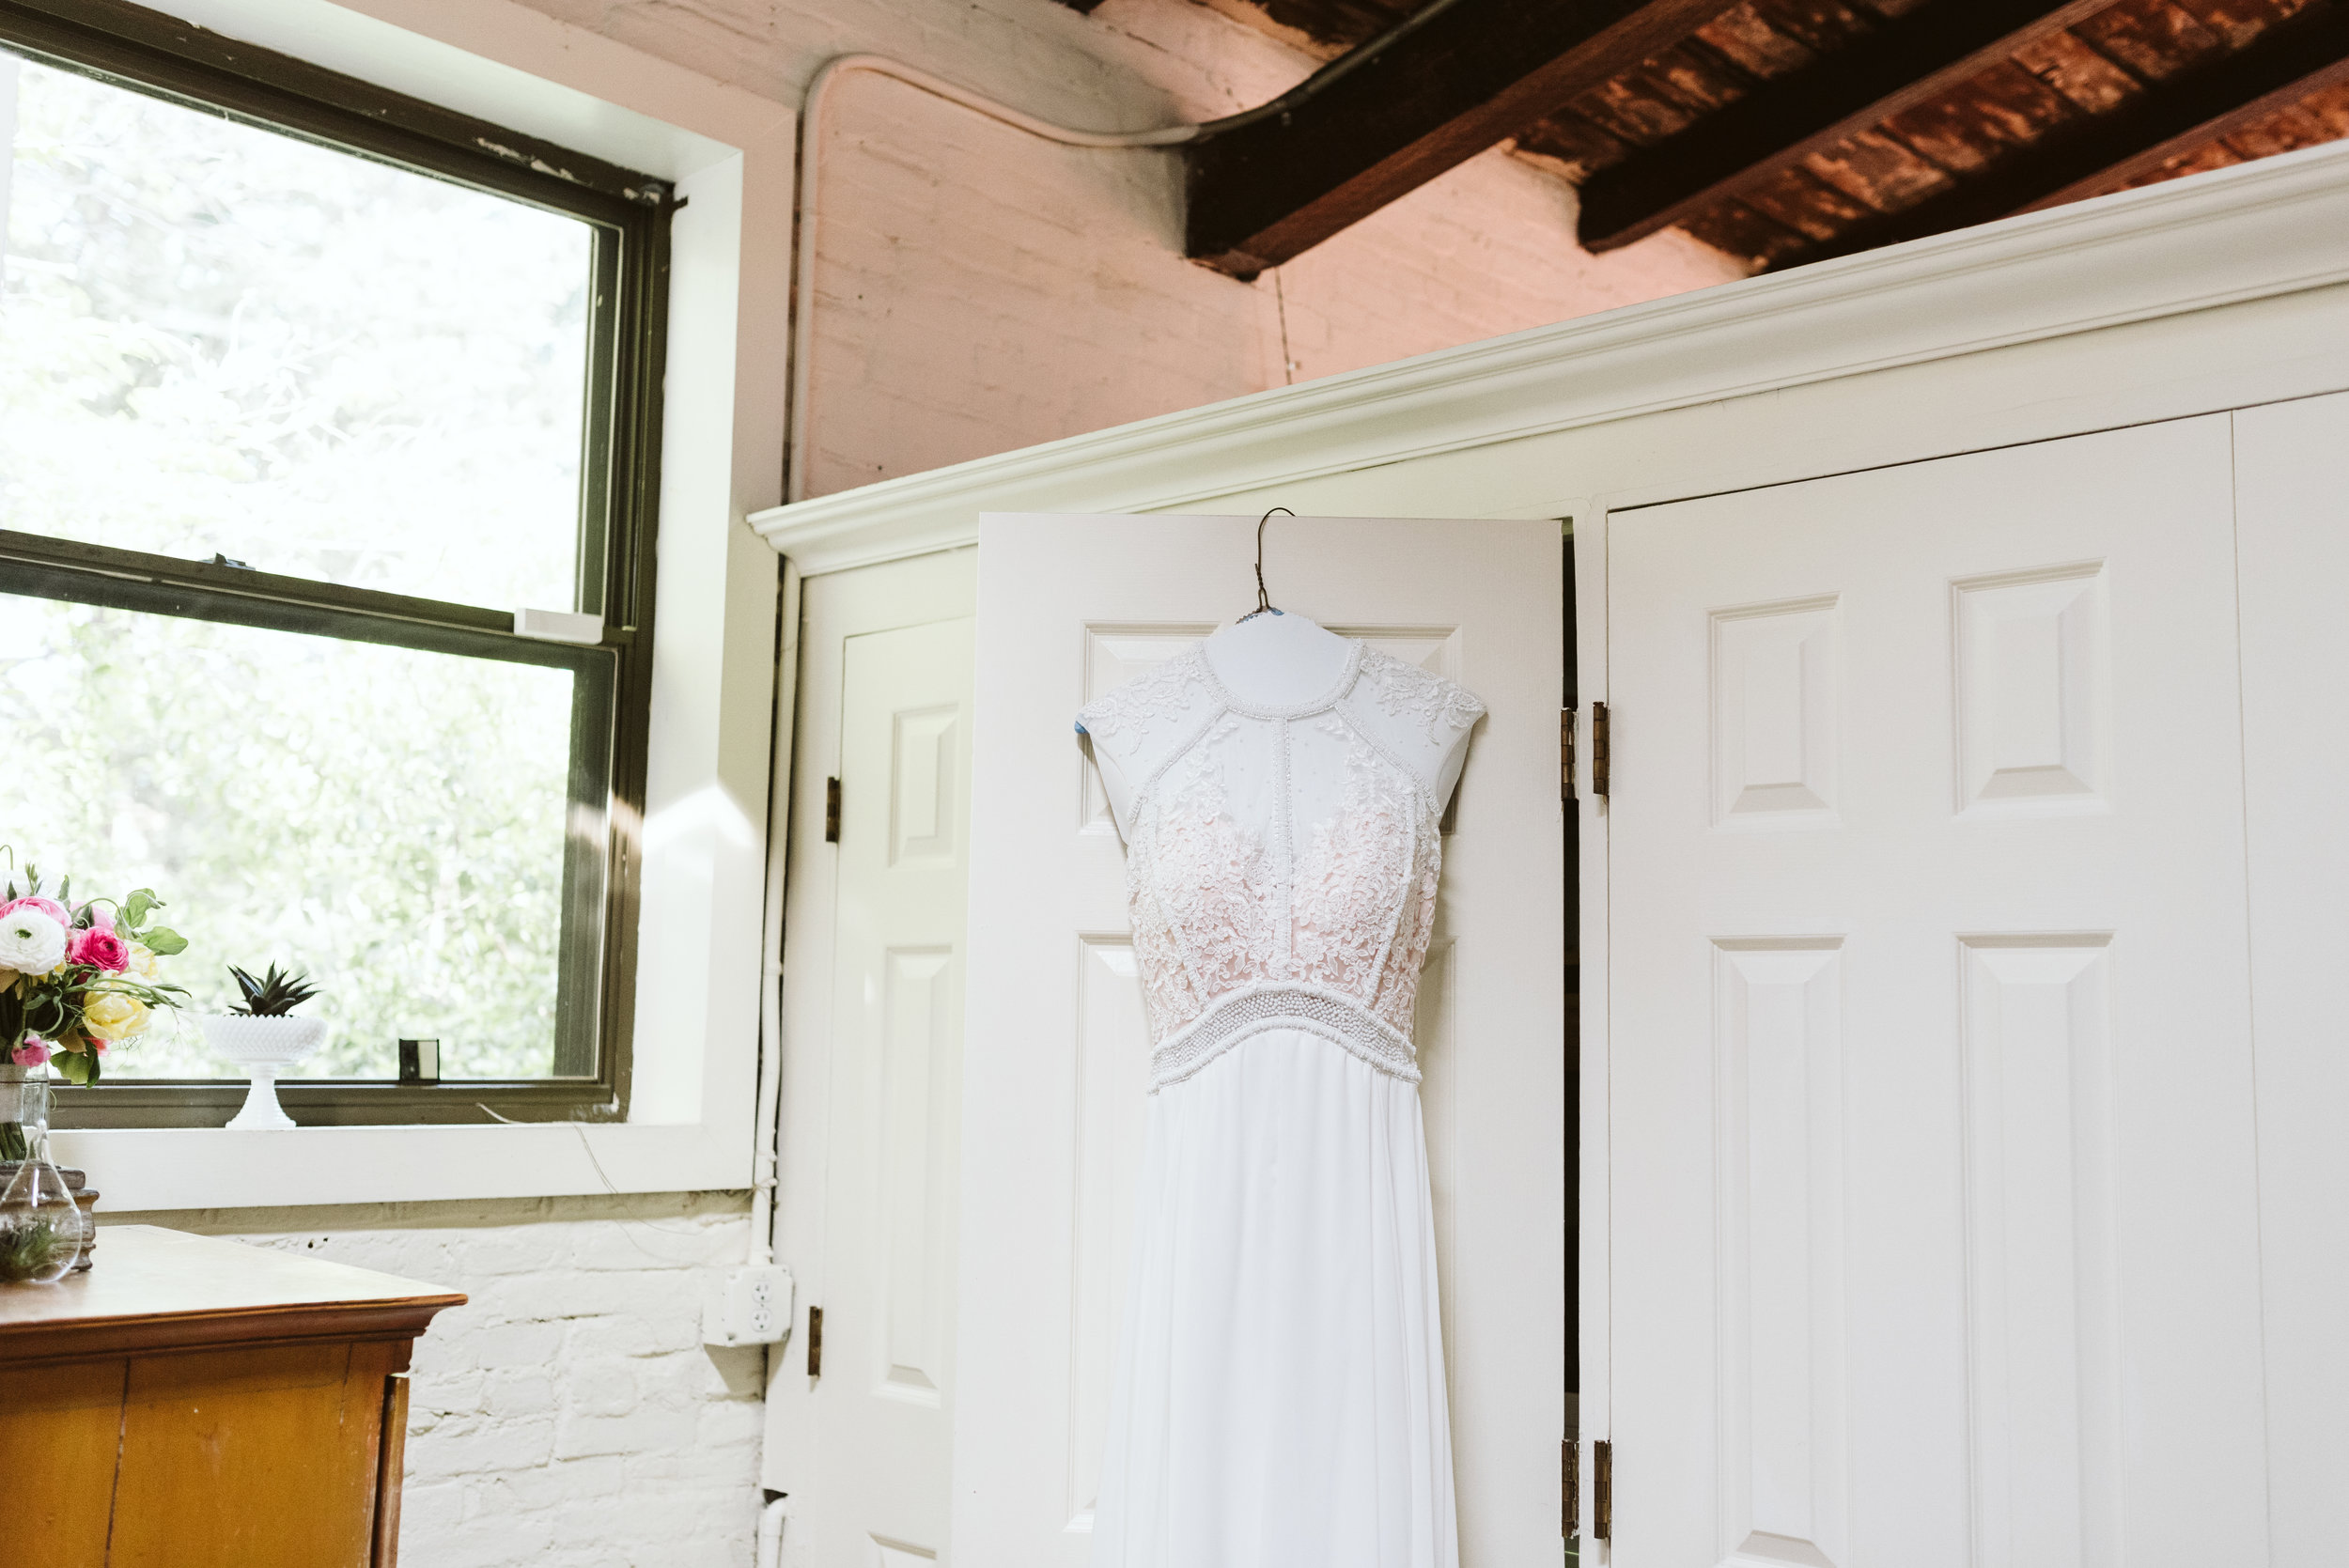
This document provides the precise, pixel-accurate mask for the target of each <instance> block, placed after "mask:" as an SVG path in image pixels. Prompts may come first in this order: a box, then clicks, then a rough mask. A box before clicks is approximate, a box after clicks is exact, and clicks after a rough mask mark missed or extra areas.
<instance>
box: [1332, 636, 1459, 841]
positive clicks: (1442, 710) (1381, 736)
mask: <svg viewBox="0 0 2349 1568" xmlns="http://www.w3.org/2000/svg"><path fill="white" fill-rule="evenodd" d="M1347 706H1348V708H1349V710H1350V712H1349V715H1348V716H1349V717H1350V718H1351V719H1352V720H1353V722H1356V723H1358V724H1361V725H1362V726H1363V727H1364V728H1366V729H1368V730H1369V731H1370V732H1371V733H1372V734H1374V735H1375V736H1377V738H1378V740H1379V741H1380V743H1381V744H1383V745H1384V746H1385V747H1386V748H1387V749H1388V750H1389V751H1390V752H1392V753H1393V754H1394V755H1395V756H1396V757H1398V758H1400V759H1401V760H1402V761H1404V762H1406V763H1408V765H1409V766H1410V768H1411V770H1412V771H1413V772H1414V773H1416V774H1418V775H1419V780H1420V783H1421V784H1423V785H1424V786H1425V787H1426V788H1427V790H1428V791H1429V793H1430V794H1437V793H1439V792H1440V790H1441V787H1442V786H1443V785H1444V784H1446V782H1447V781H1448V779H1449V778H1450V776H1451V774H1452V771H1453V770H1452V769H1451V768H1448V767H1447V764H1448V763H1450V762H1451V761H1452V759H1453V758H1454V757H1455V756H1456V755H1457V754H1458V753H1459V751H1460V749H1461V747H1462V745H1463V744H1464V743H1465V742H1466V740H1467V739H1468V733H1469V731H1470V729H1472V728H1474V727H1475V724H1476V721H1477V720H1479V719H1481V718H1483V717H1484V716H1485V705H1484V704H1483V703H1482V702H1481V701H1479V700H1478V699H1477V697H1476V695H1475V694H1474V693H1473V692H1471V691H1469V690H1468V689H1467V688H1466V687H1463V686H1461V685H1460V684H1458V683H1457V682H1456V681H1453V680H1450V679H1447V678H1446V677H1444V676H1442V675H1438V674H1436V673H1435V672H1434V671H1433V670H1424V669H1422V668H1421V667H1420V666H1418V665H1416V664H1412V663H1408V662H1407V661H1405V660H1400V659H1397V658H1395V657H1394V656H1393V655H1392V654H1389V653H1381V652H1380V651H1378V650H1377V648H1366V649H1364V650H1363V652H1362V674H1361V680H1359V681H1358V682H1357V683H1356V685H1355V690H1354V691H1353V692H1352V693H1351V694H1350V701H1349V702H1348V704H1347ZM1438 804H1439V805H1440V804H1441V802H1440V801H1439V802H1438Z"/></svg>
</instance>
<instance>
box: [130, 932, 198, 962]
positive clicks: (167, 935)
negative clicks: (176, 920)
mask: <svg viewBox="0 0 2349 1568" xmlns="http://www.w3.org/2000/svg"><path fill="white" fill-rule="evenodd" d="M139 940H141V941H143V942H145V943H146V944H147V951H148V952H149V953H152V954H153V955H155V956H157V957H158V958H168V957H170V956H171V955H174V954H177V953H185V952H186V951H187V950H188V939H187V938H185V937H183V936H181V935H180V934H179V932H177V931H174V930H173V929H172V928H171V927H170V926H168V925H158V926H156V927H154V928H153V929H152V930H148V931H142V932H140V933H139Z"/></svg>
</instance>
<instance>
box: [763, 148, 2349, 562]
mask: <svg viewBox="0 0 2349 1568" xmlns="http://www.w3.org/2000/svg"><path fill="white" fill-rule="evenodd" d="M2344 241H2349V144H2342V143H2336V144H2333V145H2331V146H2328V147H2313V148H2310V149H2308V150H2306V151H2302V152H2295V153H2288V154H2285V155H2283V156H2281V157H2278V158H2272V159H2266V160H2263V161H2261V162H2258V163H2248V164H2242V165H2238V166H2236V167H2234V168H2230V169H2222V170H2218V171H2217V172H2215V173H2211V174H2207V175H2201V176H2197V177H2194V178H2191V179H2182V180H2176V181H2172V182H2170V183H2167V184H2162V185H2155V186H2151V187H2147V188H2145V189H2142V190H2137V191H2126V192H2122V193H2119V194H2114V195H2110V196H2106V197H2102V198H2100V199H2098V200H2095V201H2091V202H2083V203H2079V204H2077V205H2075V206H2071V207H2061V208H2057V209H2054V210H2049V211H2045V212H2034V213H2028V214H2025V215H2023V216H2021V217H2016V218H2011V219H2007V220H2005V221H2003V222H2000V223H1997V224H1991V225H1984V226H1983V227H1980V228H1973V229H1964V230H1960V231H1958V232H1956V233H1953V234H1946V235H1938V236H1936V237H1934V238H1931V239H1927V240H1921V241H1913V242H1911V243H1909V244H1906V245H1901V246H1896V247H1893V248H1891V249H1889V250H1882V251H1874V252H1869V253H1867V254H1864V255H1860V256H1850V257H1846V258H1844V259H1843V260H1839V261H1833V262H1828V263H1824V264H1821V265H1819V266H1815V267H1806V268H1802V269H1798V270H1797V271H1793V272H1784V273H1778V274H1772V275H1769V276H1766V277H1760V278H1753V279H1749V280H1747V281H1744V282H1741V283H1733V284H1726V285H1722V286H1720V287H1714V288H1707V289H1703V290H1699V291H1697V292H1694V293H1689V294H1682V295H1677V296H1673V297H1672V298H1669V299H1663V300H1657V301H1653V302H1650V303H1645V304H1640V305H1632V306H1627V307H1626V308H1624V309H1621V310H1613V311H1608V312H1605V313H1603V314H1600V315H1595V316H1587V317H1581V318H1576V319H1574V320H1570V321H1563V322H1560V323H1558V324H1557V325H1555V326H1548V327H1536V328H1533V329H1532V330H1530V331H1527V332H1521V333H1516V334H1511V335H1509V336H1507V337H1498V338H1492V339H1489V340H1486V341H1484V342H1480V343H1471V344H1468V345H1466V346H1464V347H1461V348H1457V349H1445V350H1443V351H1441V352H1439V353H1432V354H1423V355H1421V356H1419V357H1418V358H1415V359H1408V360H1401V361H1397V362H1396V363H1394V364H1392V365H1377V366H1375V367H1373V368H1371V369H1367V370H1360V371H1355V372H1352V373H1350V374H1347V375H1344V376H1333V377H1330V378H1328V379H1326V380H1317V381H1309V382H1306V383H1305V384H1303V385H1301V386H1295V387H1283V388H1280V389H1277V390H1274V391H1271V392H1266V393H1259V394H1255V395H1253V396H1247V397H1240V398H1236V399H1233V400H1232V401H1229V402H1224V403H1214V404H1210V405H1208V406H1206V407H1205V408H1199V409H1190V410H1186V411H1182V412H1179V413H1172V414H1165V415H1161V416H1159V417H1158V418H1155V419H1146V420H1141V421H1138V422H1136V423H1134V424H1130V425H1122V426H1117V427H1113V428H1111V429H1107V430H1097V431H1094V432H1092V433H1090V434H1086V435H1081V436H1072V437H1070V438H1068V439H1067V440H1065V441H1057V442H1050V443H1049V444H1046V445H1042V446H1034V447H1027V448H1023V449H1021V450H1019V451H1015V452H1006V453H1003V454H1000V455H998V456H995V457H991V458H977V459H974V460H973V461H971V462H966V463H957V464H956V465H954V466H952V467H950V468H941V469H935V470H932V471H930V472H928V473H925V474H910V475H908V476H906V477H905V478H902V479H891V480H884V481H881V482H879V483H878V484H873V485H868V486H863V487H861V488H859V489H852V490H844V491H841V492H839V493H837V494H834V495H826V496H817V497H815V498H813V499H810V500H807V501H802V502H799V503H796V504H794V505H787V506H777V507H771V508H770V509H768V510H765V511H761V512H756V513H754V514H753V515H752V516H751V519H750V521H751V524H752V526H753V527H754V528H755V529H756V530H757V531H758V533H759V534H760V535H761V536H764V537H765V538H766V539H767V540H768V541H769V542H770V544H772V545H773V546H774V548H775V549H776V550H777V551H779V552H781V553H783V554H785V555H787V556H789V557H791V559H792V560H793V561H794V562H795V563H797V565H798V566H799V567H800V570H801V572H802V573H805V574H808V575H814V574H816V573H819V572H829V571H838V570H841V569H844V568H846V567H859V566H867V565H871V564H874V563H876V562H880V561H889V560H897V559H901V558H904V557H906V556H910V555H919V554H926V553H928V552H929V551H937V550H945V549H952V548H955V547H957V546H962V545H968V544H971V543H972V542H974V541H975V540H976V539H977V537H978V521H979V514H980V513H981V512H983V511H1083V512H1100V511H1133V510H1157V509H1162V508H1166V507H1173V506H1180V505H1184V504H1186V503H1188V502H1193V501H1198V500H1203V499H1206V498H1209V497H1213V496H1219V495H1230V494H1232V493H1234V492H1236V491H1240V490H1246V489H1258V488H1261V487H1265V486H1269V485H1277V484H1291V483H1297V482H1300V481H1303V480H1307V479H1312V478H1316V477H1319V476H1322V475H1325V474H1338V473H1346V472H1350V471H1353V470H1359V469H1362V468H1366V467H1371V466H1375V465H1377V464H1380V463H1392V462H1396V461H1400V460H1404V459H1407V458H1423V457H1428V456H1431V455H1434V454H1437V453H1442V452H1449V451H1457V450H1460V449H1463V448H1466V447H1473V446H1481V445H1486V444H1488V443H1491V442H1503V441H1512V440H1517V439H1519V438H1523V437H1527V436H1534V435H1541V434H1546V433H1548V432H1552V431H1558V430H1564V429H1570V428H1574V427H1579V426H1589V425H1595V424H1601V423H1605V422H1607V421H1611V420H1620V419H1625V418H1629V417H1632V416H1635V415H1640V414H1648V413H1655V412H1657V411H1663V410H1667V409H1673V408H1684V407H1688V406H1690V405H1693V404H1699V403H1707V402H1715V401H1719V400H1722V399H1726V398H1734V397H1744V396H1752V395H1754V394H1757V393H1764V392H1772V391H1777V390H1780V389H1782V388H1786V387H1790V386H1798V385H1805V384H1809V383H1813V382H1818V381H1825V380H1833V379H1835V378H1838V377H1846V376H1855V375H1861V374H1865V373H1867V372H1871V371H1877V370H1884V369H1888V368H1890V367H1893V366H1897V365H1914V364H1918V363H1921V362H1924V361H1930V360H1936V359H1946V358H1952V357H1955V356H1958V355H1963V354H1972V353H1978V352H1981V351H1983V350H1985V349H1999V348H2005V347H2009V346H2012V345H2015V344H2019V343H2028V342H2032V341H2036V340H2041V339H2046V338H2054V337H2061V336H2064V335H2067V334H2076V333H2084V332H2092V331H2095V330H2098V329H2100V328H2107V327H2113V326H2118V325H2122V324H2124V323H2127V322H2133V321H2143V320H2149V319H2153V318H2159V317H2165V316H2175V315H2181V314H2184V313H2186V312H2189V311H2196V310H2203V309H2208V308H2211V307H2213V306H2217V305H2223V304H2230V303H2240V302H2243V301H2248V300H2256V299H2262V298H2267V297H2271V296H2275V295H2280V294H2288V293H2293V292H2296V291H2299V290H2303V289H2310V288H2316V287H2324V286H2326V285H2329V284H2337V283H2341V282H2343V281H2349V242H2344Z"/></svg>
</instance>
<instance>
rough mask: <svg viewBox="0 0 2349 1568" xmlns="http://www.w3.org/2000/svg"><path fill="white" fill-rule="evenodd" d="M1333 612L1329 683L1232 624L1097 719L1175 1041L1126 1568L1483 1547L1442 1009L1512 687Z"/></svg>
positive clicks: (1123, 1447)
mask: <svg viewBox="0 0 2349 1568" xmlns="http://www.w3.org/2000/svg"><path fill="white" fill-rule="evenodd" d="M1303 624H1304V627H1305V628H1306V629H1308V631H1309V632H1312V633H1316V634H1318V635H1319V636H1320V637H1321V638H1322V639H1324V640H1325V641H1326V642H1327V643H1328V644H1330V646H1331V648H1332V649H1333V650H1336V649H1340V648H1342V649H1343V651H1344V655H1345V661H1344V667H1343V669H1342V670H1341V671H1340V672H1339V674H1338V675H1337V676H1336V678H1335V679H1334V680H1333V681H1332V680H1329V678H1328V677H1327V675H1319V673H1318V672H1316V674H1317V675H1318V678H1320V679H1321V680H1323V681H1324V682H1325V683H1326V689H1325V690H1323V691H1319V692H1318V693H1317V694H1307V695H1305V697H1304V700H1301V701H1299V702H1296V703H1294V704H1290V705H1286V706H1271V705H1267V704H1264V703H1262V702H1251V701H1248V700H1244V699H1243V698H1242V697H1241V696H1239V695H1236V694H1235V693H1234V691H1230V690H1227V688H1226V683H1225V680H1224V679H1223V678H1221V675H1219V671H1218V668H1217V665H1216V663H1215V662H1214V661H1213V660H1211V658H1210V657H1209V656H1210V654H1211V653H1212V652H1213V651H1214V650H1215V648H1216V646H1217V643H1216V641H1210V642H1209V643H1208V644H1206V645H1205V646H1204V647H1203V648H1197V649H1193V650H1191V651H1190V652H1188V653H1185V654H1182V655H1180V656H1178V657H1176V658H1175V659H1172V660H1168V661H1167V662H1165V663H1164V664H1161V665H1159V667H1158V668H1156V669H1155V670H1153V671H1151V672H1150V673H1148V674H1146V675H1142V676H1140V677H1138V678H1137V679H1135V680H1133V681H1131V682H1129V683H1128V684H1127V685H1126V686H1124V687H1122V688H1120V689H1119V690H1117V691H1112V692H1111V693H1110V694H1109V695H1108V696H1107V697H1105V698H1103V699H1101V700H1100V701H1099V702H1097V703H1095V704H1094V705H1093V706H1089V707H1087V708H1086V709H1084V710H1083V712H1082V713H1081V715H1080V716H1079V723H1080V725H1081V728H1083V729H1084V730H1085V731H1086V732H1087V734H1088V735H1089V736H1090V737H1091V739H1092V744H1093V747H1094V753H1095V757H1096V760H1097V761H1098V762H1099V763H1100V764H1101V765H1102V771H1103V775H1104V779H1105V782H1111V783H1112V805H1113V806H1114V807H1115V808H1116V809H1117V815H1118V825H1119V827H1120V829H1121V831H1123V832H1124V834H1125V838H1126V846H1127V885H1128V896H1129V900H1130V904H1131V910H1132V919H1133V933H1134V948H1135V955H1136V958H1137V961H1138V963H1139V965H1140V968H1141V971H1142V976H1143V986H1144V993H1145V996H1146V998H1147V1001H1148V1006H1149V1014H1150V1024H1151V1033H1152V1041H1153V1051H1152V1056H1151V1075H1150V1077H1151V1101H1150V1106H1149V1114H1148V1128H1149V1131H1148V1143H1147V1146H1146V1148H1145V1151H1144V1153H1143V1168H1142V1177H1141V1213H1140V1222H1139V1226H1138V1229H1137V1232H1136V1239H1135V1244H1134V1245H1135V1257H1134V1263H1133V1269H1132V1274H1131V1277H1130V1283H1129V1295H1128V1304H1127V1312H1126V1322H1125V1330H1124V1340H1123V1343H1122V1346H1121V1350H1120V1358H1119V1365H1118V1372H1117V1377H1116V1381H1115V1384H1114V1386H1113V1389H1112V1396H1111V1409H1110V1430H1109V1437H1108V1446H1107V1450H1106V1454H1105V1457H1104V1462H1103V1467H1102V1480H1101V1491H1100V1496H1099V1501H1098V1503H1097V1508H1096V1513H1095V1523H1094V1545H1093V1564H1094V1568H1455V1564H1456V1562H1457V1560H1458V1547H1457V1545H1456V1529H1455V1520H1454V1509H1453V1483H1452V1453H1451V1438H1450V1430H1449V1423H1448V1421H1447V1418H1446V1411H1445V1403H1444V1370H1443V1341H1442V1333H1441V1329H1440V1326H1439V1314H1438V1308H1437V1296H1436V1256H1435V1231H1434V1225H1433V1222H1432V1213H1431V1209H1430V1204H1429V1198H1428V1186H1427V1157H1426V1143H1425V1139H1424V1136H1423V1130H1422V1126H1421V1122H1420V1107H1419V1090H1418V1085H1419V1067H1418V1063H1417V1062H1416V1059H1415V1054H1414V1051H1413V1048H1412V1043H1411V1042H1412V1035H1411V1020H1412V1008H1413V1004H1414V1001H1415V1000H1416V997H1417V993H1418V989H1419V977H1420V969H1421V966H1422V964H1423V961H1424V960H1425V958H1426V955H1427V945H1428V939H1429V936H1430V934H1431V932H1432V929H1433V926H1434V922H1435V914H1436V883H1437V877H1438V874H1439V867H1440V863H1441V859H1442V842H1441V839H1440V837H1439V831H1438V821H1439V817H1440V816H1441V815H1442V810H1443V798H1444V796H1445V795H1446V794H1448V793H1449V791H1450V789H1451V785H1452V782H1453V779H1454V778H1455V777H1456V774H1457V768H1458V759H1459V756H1460V754H1461V753H1462V752H1463V750H1464V746H1465V738H1466V735H1467V732H1468V730H1469V728H1470V726H1471V725H1472V724H1474V723H1475V722H1476V720H1477V717H1478V716H1479V715H1480V714H1481V713H1483V711H1484V706H1483V705H1482V704H1480V703H1479V702H1478V701H1477V700H1476V699H1475V698H1474V697H1472V696H1470V695H1469V693H1468V692H1466V691H1462V690H1461V689H1460V688H1459V687H1458V686H1456V685H1455V684H1453V683H1452V682H1450V681H1448V680H1445V679H1443V678H1442V677H1440V676H1438V675H1432V674H1430V673H1428V672H1426V671H1424V670H1422V669H1420V668H1418V667H1416V666H1414V665H1411V664H1408V663H1405V662H1404V661H1402V660H1397V659H1394V658H1392V657H1390V656H1388V655H1386V654H1382V653H1379V652H1377V650H1374V649H1371V648H1368V647H1366V646H1364V645H1363V644H1361V643H1358V642H1357V643H1341V642H1340V640H1338V639H1336V638H1335V637H1334V636H1331V635H1330V634H1329V633H1324V632H1319V631H1318V629H1314V628H1312V626H1311V623H1310V622H1306V623H1303ZM1230 635H1232V634H1231V633H1230V632H1225V633H1221V634H1219V639H1220V638H1221V637H1226V636H1230ZM1324 668H1325V669H1326V666H1325V667H1324ZM1121 796H1122V797H1123V799H1122V800H1121Z"/></svg>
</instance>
